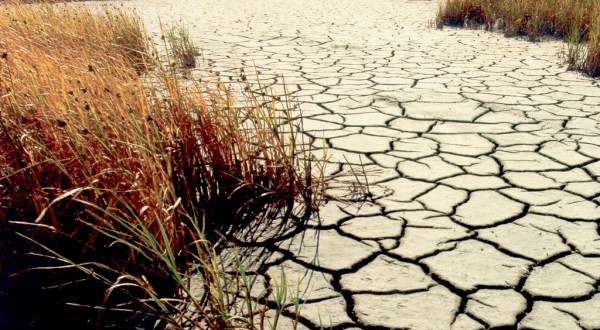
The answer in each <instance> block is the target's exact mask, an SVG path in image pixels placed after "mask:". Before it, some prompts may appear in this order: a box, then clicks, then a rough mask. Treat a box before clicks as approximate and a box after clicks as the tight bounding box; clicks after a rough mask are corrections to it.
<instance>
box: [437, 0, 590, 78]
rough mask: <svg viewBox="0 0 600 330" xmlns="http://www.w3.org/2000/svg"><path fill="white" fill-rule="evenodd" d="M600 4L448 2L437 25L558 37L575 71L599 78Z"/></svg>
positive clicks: (571, 0)
mask: <svg viewBox="0 0 600 330" xmlns="http://www.w3.org/2000/svg"><path fill="white" fill-rule="evenodd" d="M599 13H600V2H598V1H597V0H445V1H443V2H440V6H439V9H438V12H437V17H436V25H437V26H438V28H441V27H442V26H444V25H453V26H482V25H483V26H485V27H486V28H487V29H500V30H502V31H504V32H505V33H506V34H507V35H509V36H513V35H523V36H527V37H528V38H529V39H530V40H532V41H537V40H539V38H540V37H542V36H556V37H559V38H563V39H566V40H567V41H568V42H569V53H568V54H567V60H568V61H569V64H570V67H571V68H573V69H578V70H582V71H583V72H585V73H587V74H589V75H591V76H598V75H600V65H599V63H600V27H599V24H600V18H599Z"/></svg>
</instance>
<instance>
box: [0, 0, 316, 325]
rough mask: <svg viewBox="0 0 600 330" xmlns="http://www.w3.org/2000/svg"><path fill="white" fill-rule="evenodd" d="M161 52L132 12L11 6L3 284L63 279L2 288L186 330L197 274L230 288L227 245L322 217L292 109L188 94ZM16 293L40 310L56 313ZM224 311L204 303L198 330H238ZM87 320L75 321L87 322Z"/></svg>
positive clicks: (1, 197) (2, 162)
mask: <svg viewBox="0 0 600 330" xmlns="http://www.w3.org/2000/svg"><path fill="white" fill-rule="evenodd" d="M149 47H151V46H150V42H149V40H148V38H147V37H146V35H145V32H144V29H143V27H142V26H141V25H140V22H139V20H138V19H137V18H136V17H135V16H132V15H130V14H128V13H125V12H122V11H119V10H115V9H107V10H106V11H105V12H101V13H91V12H90V11H89V10H88V9H87V8H86V7H85V6H79V5H73V4H67V5H53V6H50V5H20V4H16V3H10V2H4V3H2V4H1V5H0V54H1V57H0V251H11V252H4V253H2V254H1V255H0V270H1V271H0V273H2V274H9V273H14V272H19V271H23V270H26V269H27V268H29V267H31V266H32V265H33V266H36V267H38V268H44V269H48V268H50V269H51V271H50V272H51V273H49V274H52V276H48V275H44V274H42V275H31V274H37V272H34V271H27V272H25V273H24V274H21V275H17V276H15V277H13V278H11V279H10V280H8V279H7V278H6V277H5V276H6V275H3V277H2V281H3V283H2V284H3V285H4V282H5V281H14V282H13V284H15V283H20V284H23V283H24V285H25V286H26V285H28V284H31V285H32V286H36V285H37V286H48V287H55V288H60V290H59V291H60V292H61V295H62V296H60V297H63V298H64V299H63V301H59V302H57V301H54V300H52V299H56V296H52V297H51V298H49V299H48V300H47V301H52V304H58V303H64V300H67V301H68V302H71V303H75V305H92V306H101V308H97V310H100V312H98V313H97V314H98V315H100V316H102V317H100V318H97V316H98V315H95V316H94V319H93V320H92V323H93V324H95V325H97V326H98V327H103V326H105V325H107V324H109V323H111V322H123V321H124V320H127V321H129V322H133V323H134V324H135V322H138V323H139V322H140V318H141V319H144V318H145V317H146V316H145V315H146V314H152V315H155V316H156V315H158V316H160V317H164V318H165V319H167V320H168V321H169V322H171V323H173V324H175V325H177V324H179V322H183V321H182V320H181V319H174V318H173V317H172V316H171V315H174V314H173V311H174V309H176V308H178V306H181V303H182V301H186V299H188V300H187V301H189V299H190V298H189V297H190V296H191V295H190V293H189V292H188V290H189V279H188V276H189V271H190V269H191V268H192V267H193V268H194V269H196V268H198V269H199V270H198V272H199V273H200V274H202V275H203V276H204V280H205V282H204V285H205V288H206V289H207V290H205V292H208V293H210V292H218V288H219V287H221V288H222V286H221V285H220V284H219V283H220V281H221V280H222V279H220V275H221V271H220V270H219V265H218V264H217V261H216V260H215V258H216V252H214V251H213V248H212V247H211V243H214V241H215V240H216V238H218V237H219V236H218V234H216V233H217V232H220V233H225V234H227V233H228V232H230V231H231V230H234V229H236V228H239V227H242V226H243V225H245V224H246V223H248V222H249V221H252V220H254V219H256V218H257V217H260V216H261V215H265V214H269V212H271V214H272V213H275V212H278V211H280V210H281V209H283V210H290V209H291V208H292V207H293V206H294V205H298V204H300V205H304V206H305V208H306V209H310V208H311V207H313V206H314V194H315V192H316V189H317V188H316V186H317V182H316V181H317V180H314V179H313V178H312V176H311V167H312V166H313V165H312V164H313V163H312V162H311V160H310V159H306V158H305V157H304V156H303V153H302V150H301V149H302V144H301V143H300V142H299V141H298V140H297V135H296V133H295V130H294V126H293V124H292V121H291V113H290V111H291V110H289V108H288V110H287V111H284V112H283V114H282V113H281V112H280V111H276V110H275V107H276V105H275V104H274V102H275V101H274V99H272V98H269V97H265V98H261V99H260V100H259V99H257V98H255V97H254V96H253V95H251V94H248V95H246V99H245V103H242V104H238V102H239V101H237V100H236V99H235V98H234V97H233V96H232V93H231V92H230V91H229V90H228V89H227V88H225V86H223V85H222V84H221V85H215V86H214V87H212V88H205V87H203V86H200V85H193V86H189V84H186V86H187V87H184V84H183V83H182V82H181V81H178V78H177V77H176V75H175V74H173V72H172V71H171V70H168V69H164V68H163V67H162V66H161V65H160V63H161V62H160V61H159V60H157V59H154V58H152V57H151V56H149V55H148V54H152V53H156V52H152V51H150V50H149ZM149 63H151V64H152V66H153V67H154V69H153V70H152V71H150V70H149V69H148V68H149V67H150V64H149ZM284 123H288V124H287V125H283V124H284ZM15 231H16V232H18V233H19V235H20V236H17V235H15V234H14V233H15ZM206 237H208V238H210V239H211V241H210V242H209V241H207V240H206ZM8 246H10V249H8ZM211 251H213V252H211ZM28 252H32V253H34V254H35V255H38V254H40V253H44V254H49V255H51V256H52V258H41V259H40V258H38V257H35V256H31V257H28V256H27V253H28ZM45 271H46V272H48V270H45ZM46 274H48V273H46ZM27 276H29V277H27ZM23 278H25V279H27V278H29V279H32V278H33V279H32V280H31V282H27V281H26V280H23ZM59 279H60V280H61V281H60V282H59ZM65 281H68V283H65ZM90 281H96V282H99V283H102V284H103V285H104V286H101V290H100V291H98V292H96V291H93V290H90V289H89V287H87V286H85V285H87V284H88V283H89V282H90ZM15 285H16V284H15ZM15 287H16V286H15ZM21 288H22V287H21ZM107 288H110V290H108V291H106V289H107ZM215 288H217V289H215ZM19 290H21V289H19ZM32 290H33V289H32ZM82 290H87V291H85V292H86V294H85V295H82V294H81V292H82ZM215 290H216V291H215ZM32 292H34V291H32ZM35 292H37V291H35ZM14 293H15V292H13V294H14ZM30 293H31V292H30ZM69 293H72V295H71V296H69ZM19 295H21V297H17V298H14V295H13V298H14V299H15V300H19V299H21V300H24V302H23V301H22V303H23V304H31V305H29V307H30V308H31V309H34V311H33V312H32V313H36V312H40V311H41V310H48V313H49V314H54V313H56V310H55V309H54V307H53V308H47V306H38V308H39V310H35V308H34V307H33V306H34V305H35V304H36V303H38V302H31V301H29V299H30V298H27V292H26V291H19ZM23 295H25V297H22V296H23ZM186 297H187V298H186ZM211 297H212V298H211ZM13 298H11V299H13ZM69 299H71V300H69ZM36 300H39V301H43V299H41V298H40V299H36ZM47 301H46V302H47ZM215 301H217V299H216V298H215V297H213V296H210V294H209V297H208V298H206V297H205V298H202V299H200V298H198V299H197V300H194V304H195V309H196V311H197V313H196V316H195V317H194V318H193V319H194V320H196V321H197V322H201V324H203V325H204V326H209V327H213V328H218V327H223V326H229V325H231V322H232V321H230V320H229V319H228V318H227V317H226V315H228V312H229V311H228V310H227V308H229V307H230V306H229V305H220V304H215V305H211V303H212V302H215ZM39 304H43V303H42V302H39ZM53 306H54V305H53ZM60 306H63V305H62V304H61V305H60ZM56 308H59V307H56ZM60 308H62V307H60ZM105 309H110V310H119V311H124V312H121V313H120V314H119V313H116V312H113V313H108V311H106V310H105ZM107 313H108V314H107ZM80 314H81V315H80ZM84 314H85V313H77V315H76V316H70V318H71V319H70V320H71V322H75V321H76V319H77V317H81V318H84V320H83V322H90V321H89V317H88V316H85V317H84ZM115 314H116V315H117V316H116V317H112V318H111V317H108V316H107V315H113V316H114V315H115ZM121 314H122V315H121ZM71 315H72V314H71ZM132 315H133V316H132ZM35 316H36V317H38V316H39V315H35ZM202 322H203V323H202ZM236 322H238V323H239V320H238V321H236ZM46 325H47V326H48V327H52V324H51V323H48V324H46ZM37 326H38V329H39V326H41V325H40V324H38V325H37Z"/></svg>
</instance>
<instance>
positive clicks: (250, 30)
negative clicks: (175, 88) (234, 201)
mask: <svg viewBox="0 0 600 330" xmlns="http://www.w3.org/2000/svg"><path fill="white" fill-rule="evenodd" d="M133 3H134V4H136V6H137V8H139V9H140V10H141V13H142V15H143V16H144V17H145V22H146V24H147V26H148V27H149V28H150V29H151V30H153V31H157V24H158V15H161V18H162V19H163V21H168V20H169V19H170V20H178V19H181V20H182V21H183V22H184V23H185V24H187V26H188V27H189V28H190V32H191V37H192V38H193V39H194V41H195V42H196V43H197V44H198V45H199V46H200V47H201V48H202V49H203V52H204V56H205V58H206V59H207V60H206V62H205V64H204V66H201V67H200V68H199V72H198V74H202V73H201V72H200V71H204V70H206V69H210V70H211V72H212V74H213V75H219V76H220V79H222V81H224V82H226V83H229V82H231V83H235V81H237V80H238V79H239V78H240V71H239V68H241V67H244V68H246V74H247V75H249V76H251V75H253V73H252V67H254V66H255V67H256V70H257V71H258V76H259V77H260V81H261V82H262V83H263V84H264V85H265V86H271V87H272V88H273V90H274V91H275V93H283V90H282V88H281V84H282V83H283V82H284V81H285V84H287V88H288V93H290V95H292V97H293V98H294V100H296V101H297V102H298V103H299V104H300V107H301V109H302V110H303V115H304V118H305V121H304V133H305V134H306V136H308V137H310V138H312V139H313V141H314V146H315V148H322V146H323V140H322V138H324V141H325V144H326V146H327V148H328V151H329V153H330V154H331V155H332V165H331V166H330V167H329V172H330V173H336V172H340V171H343V170H348V169H349V165H348V163H350V164H355V165H358V164H363V165H364V166H365V169H366V170H367V177H368V179H369V182H370V184H371V192H372V193H373V201H372V202H366V203H363V204H355V205H348V204H344V203H339V202H329V203H328V204H326V205H325V206H324V207H323V210H322V212H321V216H320V219H318V220H312V221H311V222H310V223H309V225H310V227H312V228H309V229H306V230H303V231H301V232H299V231H296V232H294V233H292V234H289V235H287V236H285V237H283V238H282V239H281V241H275V242H268V243H267V244H266V245H267V249H268V250H270V251H272V252H273V253H274V256H273V257H272V258H271V259H270V261H269V263H268V264H267V265H266V266H267V267H266V268H269V269H270V270H268V271H267V272H263V273H264V274H267V276H266V278H267V280H269V279H271V280H272V277H273V274H275V273H277V269H278V267H279V266H283V268H284V269H285V270H286V271H287V272H288V274H287V277H288V279H293V280H292V282H293V283H302V285H305V286H308V290H307V295H306V296H305V298H306V304H305V305H304V306H303V308H302V310H301V311H300V316H299V319H300V323H301V326H300V328H303V327H305V328H311V329H314V328H318V326H319V324H321V323H322V324H324V325H329V324H331V325H332V326H333V327H334V328H336V329H337V328H339V329H356V328H376V327H381V328H411V329H484V328H493V327H509V328H523V329H525V328H526V329H598V328H600V291H599V286H600V235H599V227H598V226H599V224H600V106H599V104H600V85H599V84H598V82H597V81H594V80H593V79H590V78H587V77H584V76H582V75H580V74H578V73H574V72H567V71H566V68H565V66H564V65H561V59H560V58H559V56H557V54H558V53H559V52H560V51H561V50H562V49H563V47H564V46H563V44H562V43H560V42H556V41H548V42H543V43H530V42H526V41H523V40H518V39H509V38H504V37H502V36H501V35H499V34H496V33H486V32H481V31H474V30H457V29H449V28H448V29H444V30H443V31H439V30H435V29H432V28H430V27H429V26H428V24H429V20H430V19H431V18H432V17H433V15H434V12H435V9H436V3H435V1H410V0H381V1H366V0H331V1H317V0H296V1H275V0H272V1H270V0H255V1H237V0H206V1H202V2H195V1H191V0H178V1H172V2H169V1H158V0H143V1H142V0H139V1H137V2H136V1H134V2H133ZM281 77H284V78H285V79H283V78H281ZM317 152H318V150H317ZM331 193H332V194H336V193H337V194H342V193H344V191H342V190H337V191H336V189H332V190H331ZM294 313H295V311H294V309H293V308H292V307H290V308H288V309H287V310H286V312H285V315H286V316H287V317H289V318H294V317H295V315H294ZM287 321H289V319H288V320H287Z"/></svg>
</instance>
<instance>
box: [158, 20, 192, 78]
mask: <svg viewBox="0 0 600 330" xmlns="http://www.w3.org/2000/svg"><path fill="white" fill-rule="evenodd" d="M165 38H166V39H167V44H168V48H169V49H170V51H171V55H172V57H173V59H174V60H175V63H176V64H177V65H179V66H180V67H181V68H184V69H191V68H195V67H196V56H199V55H200V51H199V50H198V48H197V47H196V45H195V44H194V43H193V42H192V40H191V39H190V34H189V30H188V28H187V27H186V26H184V25H183V24H182V23H179V24H172V25H169V26H167V27H166V31H165Z"/></svg>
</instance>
